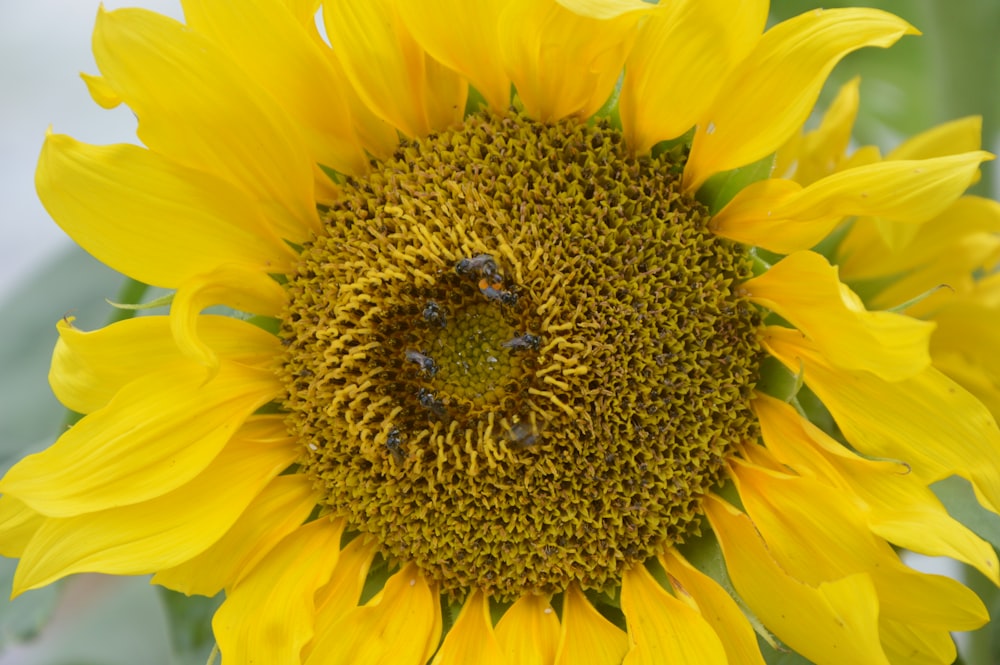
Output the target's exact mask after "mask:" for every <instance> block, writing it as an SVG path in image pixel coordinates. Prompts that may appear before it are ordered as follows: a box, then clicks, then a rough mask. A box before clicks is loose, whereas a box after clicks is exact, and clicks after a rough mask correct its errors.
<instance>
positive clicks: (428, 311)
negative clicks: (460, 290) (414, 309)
mask: <svg viewBox="0 0 1000 665" xmlns="http://www.w3.org/2000/svg"><path fill="white" fill-rule="evenodd" d="M423 317H424V321H426V322H427V323H430V324H431V325H438V326H441V327H442V328H444V327H445V315H444V309H443V308H442V307H441V305H439V304H438V303H437V301H435V300H428V301H427V306H426V307H424V311H423Z"/></svg>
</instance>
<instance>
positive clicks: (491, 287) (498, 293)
mask: <svg viewBox="0 0 1000 665" xmlns="http://www.w3.org/2000/svg"><path fill="white" fill-rule="evenodd" d="M479 292H480V293H482V294H483V295H484V296H486V299H487V300H492V301H494V302H498V303H500V304H501V305H506V306H507V307H513V306H514V305H516V304H517V298H518V296H517V293H515V292H514V291H508V290H506V289H501V288H500V284H499V283H492V284H491V283H490V282H488V281H486V280H485V279H481V280H479Z"/></svg>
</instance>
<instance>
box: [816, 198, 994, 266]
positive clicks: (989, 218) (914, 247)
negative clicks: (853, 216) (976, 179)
mask: <svg viewBox="0 0 1000 665" xmlns="http://www.w3.org/2000/svg"><path fill="white" fill-rule="evenodd" d="M998 232H1000V202H997V201H994V200H992V199H985V198H981V197H978V196H963V197H961V198H960V199H958V200H957V201H955V202H954V203H952V204H951V205H950V206H948V207H947V208H946V209H945V210H944V211H942V212H941V214H940V215H938V216H936V217H935V218H934V219H931V220H928V221H927V222H925V223H924V224H921V225H920V226H919V227H918V228H917V229H916V233H915V234H914V236H913V238H912V240H911V241H910V242H909V243H908V244H907V245H906V247H905V251H901V250H900V249H898V248H897V249H891V248H890V246H889V244H888V243H887V242H886V241H885V239H884V238H883V237H882V231H881V229H880V227H879V225H878V224H877V223H876V220H874V219H870V218H866V219H859V220H856V221H855V222H854V224H853V225H852V226H851V230H850V231H849V232H848V234H847V236H846V237H845V238H844V240H843V241H842V242H841V244H840V246H839V247H838V248H837V257H836V258H837V264H838V265H840V273H841V275H843V277H844V279H848V280H862V279H871V278H874V277H885V276H889V275H894V274H896V273H900V272H903V271H904V270H910V269H912V268H914V267H916V266H920V265H924V264H927V263H930V262H932V261H936V260H938V259H939V258H941V257H942V256H943V255H947V254H948V253H949V248H950V247H952V246H955V245H956V244H958V243H959V242H960V241H961V239H963V238H970V237H974V238H976V239H977V240H978V239H979V236H980V234H995V233H998Z"/></svg>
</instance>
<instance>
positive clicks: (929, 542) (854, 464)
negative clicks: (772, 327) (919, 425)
mask: <svg viewBox="0 0 1000 665" xmlns="http://www.w3.org/2000/svg"><path fill="white" fill-rule="evenodd" d="M753 407H754V411H755V413H756V414H757V419H758V421H759V422H760V427H761V436H762V437H763V439H764V442H765V443H766V444H767V449H768V451H770V452H771V453H773V454H774V456H775V458H776V459H777V460H779V461H780V462H781V464H784V465H787V466H788V467H790V468H792V469H794V470H795V471H796V472H797V473H799V474H800V475H802V476H808V477H813V478H818V479H821V480H822V481H824V482H826V483H829V484H830V485H831V486H833V487H836V488H838V489H839V490H841V491H844V492H849V493H850V494H852V495H854V496H855V498H856V499H857V500H860V501H862V502H863V503H864V505H865V508H866V511H867V512H866V514H865V518H866V520H867V522H868V526H869V528H870V529H871V530H872V532H873V533H876V534H878V535H879V536H881V537H882V538H885V539H886V540H889V541H891V542H893V543H895V544H896V545H899V546H901V547H906V548H907V549H911V550H913V551H916V552H920V553H922V554H927V555H930V556H948V557H951V558H954V559H958V560H959V561H964V562H965V563H968V564H969V565H971V566H975V567H976V568H977V569H978V570H979V571H980V572H982V573H983V574H984V575H986V576H987V577H988V578H990V579H991V580H994V581H996V582H997V583H998V584H1000V577H998V570H1000V563H998V561H997V554H996V552H995V551H994V550H993V547H992V546H991V545H990V544H989V543H987V542H986V541H984V540H983V539H982V538H980V537H978V536H976V535H975V534H974V533H972V532H971V531H970V530H969V529H968V528H967V527H965V526H964V525H963V524H962V523H961V522H958V521H957V520H955V519H953V518H952V517H951V516H950V515H948V513H947V511H946V510H945V508H944V506H943V505H941V502H940V501H939V500H938V499H937V497H936V496H935V495H934V493H933V492H931V491H930V489H928V488H927V487H926V486H925V485H924V484H922V483H921V482H920V481H919V480H918V479H917V478H916V476H915V475H913V474H911V473H909V470H908V469H907V468H906V467H905V466H904V465H902V464H899V463H897V462H881V461H874V460H867V459H864V458H862V457H860V456H858V455H856V454H854V453H853V452H851V451H850V450H848V449H847V448H845V447H844V446H842V445H841V444H840V443H838V442H836V441H834V440H833V439H831V438H830V437H829V436H828V435H826V434H825V433H824V432H823V431H822V430H820V429H819V428H817V427H816V426H815V425H813V424H812V423H810V422H809V421H808V420H805V419H804V418H802V417H801V416H800V415H799V414H798V412H797V411H796V410H795V409H794V408H793V407H792V406H791V405H789V404H786V403H785V402H782V401H780V400H777V399H774V398H773V397H768V396H766V395H758V396H757V397H756V399H754V402H753Z"/></svg>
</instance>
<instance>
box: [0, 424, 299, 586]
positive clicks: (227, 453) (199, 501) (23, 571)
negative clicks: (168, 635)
mask: <svg viewBox="0 0 1000 665" xmlns="http://www.w3.org/2000/svg"><path fill="white" fill-rule="evenodd" d="M276 433H277V434H278V436H275V434H276ZM298 455H299V449H298V446H297V445H296V444H295V441H294V440H293V439H291V438H289V437H288V436H287V435H286V434H285V429H284V424H283V423H282V421H281V419H280V418H275V417H270V418H265V419H258V420H257V421H255V422H254V423H252V424H251V425H250V426H249V427H245V428H244V430H243V431H242V432H241V433H239V434H237V435H236V436H235V437H233V439H232V440H231V441H230V442H229V443H228V444H227V446H226V447H225V448H224V449H223V451H222V452H221V453H220V454H219V455H218V457H216V458H215V459H214V460H212V463H211V464H209V465H208V466H207V467H206V468H205V470H204V471H202V472H201V473H200V474H199V475H197V476H195V477H194V478H192V479H191V480H190V481H189V482H188V483H186V484H184V485H182V486H181V487H179V488H177V489H175V490H173V491H172V492H168V493H166V494H164V495H162V496H158V497H156V498H155V499H152V500H150V501H143V502H142V503H137V504H133V505H129V506H124V507H122V508H111V509H108V510H103V511H100V512H96V513H88V514H86V515H80V516H76V517H66V518H53V519H49V520H46V521H45V523H44V524H43V525H42V526H41V528H39V529H38V532H37V533H36V534H35V536H34V537H33V538H32V539H31V542H30V543H29V544H28V547H27V548H26V549H25V551H24V555H23V557H22V559H21V564H20V565H19V566H18V569H17V573H16V575H15V576H14V588H15V591H16V592H17V593H20V592H21V591H25V590H27V589H34V588H37V587H40V586H45V585H46V584H51V583H52V582H54V581H55V580H57V579H59V578H62V577H65V576H66V575H72V574H73V573H84V572H99V573H108V574H112V575H143V574H146V573H152V572H154V571H156V570H159V569H160V568H169V567H171V566H176V565H178V564H180V563H181V562H183V561H186V560H187V559H190V558H191V557H193V556H196V555H198V554H200V553H201V552H203V551H204V550H205V549H206V548H208V547H209V546H210V545H212V544H213V543H214V542H215V541H217V540H218V539H219V538H220V537H221V536H222V534H224V533H225V532H226V531H227V530H228V529H229V528H230V527H231V526H232V525H233V523H234V522H235V521H236V519H237V518H238V517H239V516H240V514H241V513H242V512H243V511H244V510H245V509H246V507H247V506H248V505H249V504H250V502H251V501H252V500H253V499H254V497H256V496H257V494H259V493H260V491H261V490H262V489H263V488H264V486H265V485H267V483H268V482H270V480H271V479H272V478H274V477H275V476H277V475H278V474H279V473H281V472H282V471H283V470H285V469H286V468H288V466H289V465H290V464H292V463H293V462H294V461H295V459H296V458H297V457H298Z"/></svg>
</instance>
